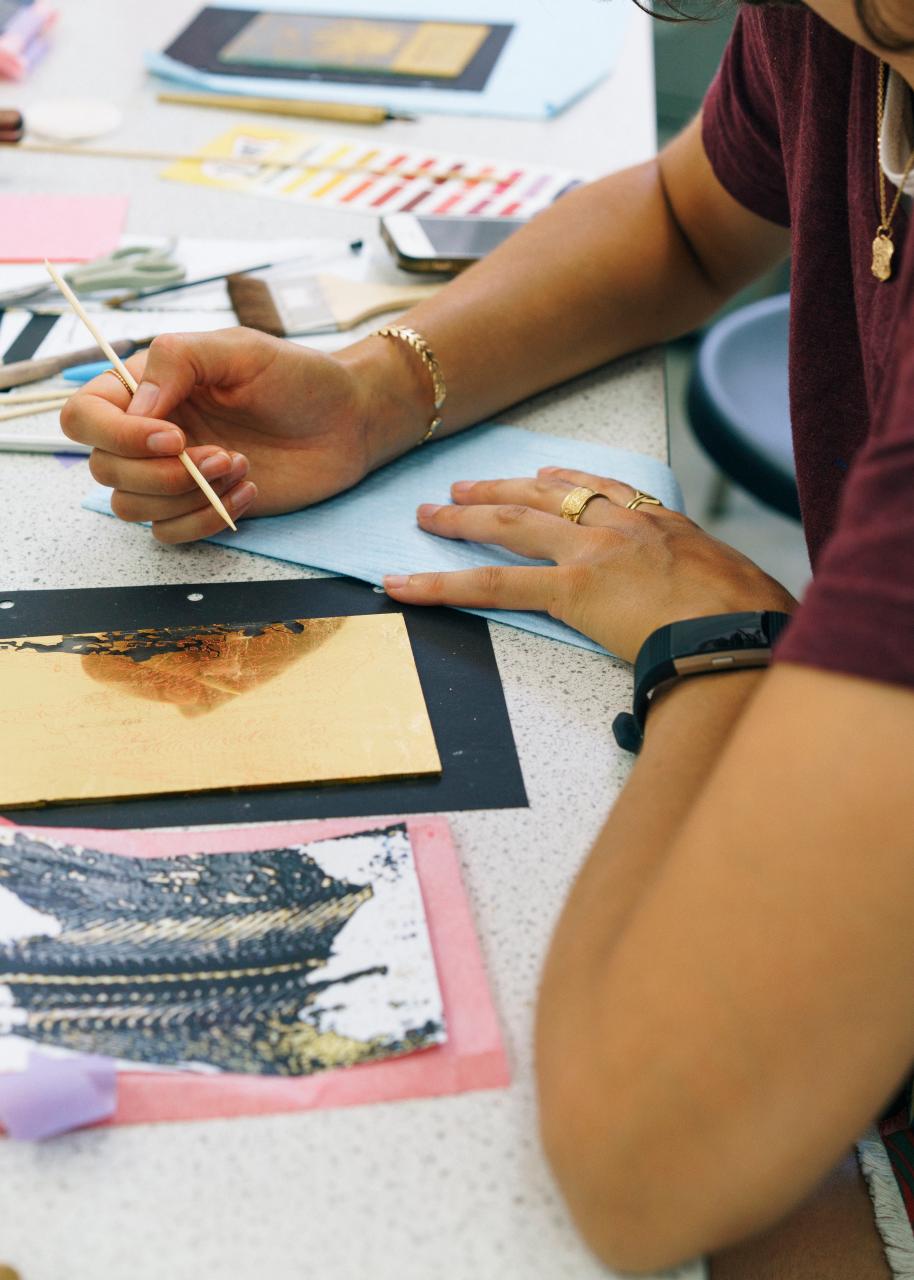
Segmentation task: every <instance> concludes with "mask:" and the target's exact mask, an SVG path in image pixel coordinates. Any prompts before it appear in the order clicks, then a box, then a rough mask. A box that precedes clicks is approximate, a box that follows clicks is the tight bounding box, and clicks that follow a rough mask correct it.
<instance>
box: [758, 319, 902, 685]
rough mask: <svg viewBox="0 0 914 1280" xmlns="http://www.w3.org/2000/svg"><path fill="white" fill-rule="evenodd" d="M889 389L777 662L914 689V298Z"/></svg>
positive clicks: (897, 346)
mask: <svg viewBox="0 0 914 1280" xmlns="http://www.w3.org/2000/svg"><path fill="white" fill-rule="evenodd" d="M909 311H910V315H909V318H908V320H907V321H906V322H905V323H902V324H899V326H898V330H897V334H896V341H895V344H894V352H893V358H892V360H891V361H890V364H889V367H888V368H887V370H886V375H885V379H886V380H885V385H886V386H887V387H888V388H890V390H889V392H888V394H887V395H885V396H883V397H882V398H881V404H877V408H876V412H875V414H874V419H873V429H872V432H871V434H870V436H869V439H868V440H867V442H866V444H865V445H864V446H863V447H862V449H861V450H860V452H859V453H858V454H857V456H856V458H855V459H854V461H853V463H852V464H851V471H850V474H849V476H848V478H847V481H846V483H845V487H844V493H843V495H842V499H841V506H840V509H839V513H838V520H837V524H836V526H835V531H834V533H833V534H832V536H831V537H830V539H829V540H828V542H827V543H826V544H825V547H824V549H823V551H822V553H821V555H820V557H819V561H818V564H817V567H816V575H815V578H814V580H813V583H812V585H811V586H810V588H809V590H808V591H807V593H806V596H805V597H804V600H803V603H802V605H801V607H800V609H799V611H798V613H797V615H796V617H795V619H794V621H793V622H792V624H791V626H790V628H789V630H788V631H787V634H786V636H785V637H784V639H783V641H782V642H781V644H780V645H779V646H778V649H777V651H776V654H775V657H776V660H777V661H786V662H799V663H804V664H806V665H808V666H815V667H822V668H825V669H826V670H829V671H836V672H842V673H844V674H846V675H855V676H861V677H863V678H865V679H870V680H880V681H885V682H886V683H889V684H898V685H906V686H909V687H911V688H914V296H912V298H911V306H910V308H909Z"/></svg>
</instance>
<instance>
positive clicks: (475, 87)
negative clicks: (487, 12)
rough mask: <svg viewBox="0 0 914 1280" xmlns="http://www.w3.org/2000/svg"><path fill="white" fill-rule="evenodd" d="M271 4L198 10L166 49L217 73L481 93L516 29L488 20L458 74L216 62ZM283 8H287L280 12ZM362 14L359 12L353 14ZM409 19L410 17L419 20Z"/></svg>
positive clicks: (440, 17)
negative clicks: (481, 37) (484, 33)
mask: <svg viewBox="0 0 914 1280" xmlns="http://www.w3.org/2000/svg"><path fill="white" fill-rule="evenodd" d="M272 12H273V10H271V9H220V8H217V7H214V6H208V7H207V8H205V9H201V11H200V12H199V13H198V14H197V16H196V18H194V20H193V21H192V22H191V23H190V25H189V26H188V27H185V29H184V30H183V31H182V32H181V34H180V35H179V36H178V37H177V38H176V39H175V40H173V41H172V43H171V44H170V45H169V46H168V48H167V49H166V50H165V54H166V56H167V57H169V58H174V60H175V61H176V62H183V63H184V64H185V66H189V67H194V68H195V69H196V70H197V71H207V72H210V73H212V74H214V75H219V76H257V77H259V78H261V79H264V80H313V81H315V82H317V83H321V84H376V85H385V86H387V87H396V88H398V89H447V90H454V91H456V92H465V93H481V92H482V91H483V89H485V87H486V85H487V84H488V81H489V76H490V75H491V74H492V71H493V70H494V68H495V64H496V62H497V61H498V59H499V56H500V54H501V51H502V49H503V48H504V47H505V44H506V43H507V40H508V36H509V35H510V34H511V32H512V31H513V30H514V28H513V25H512V24H511V23H487V24H486V25H488V26H489V27H490V28H491V30H490V31H489V34H488V35H487V36H486V38H485V40H484V41H483V42H482V44H481V45H480V46H479V48H478V49H477V51H476V53H475V54H474V55H473V57H472V58H471V59H470V61H469V62H468V63H467V65H466V67H465V68H464V70H463V72H462V73H461V74H460V75H459V76H447V77H438V78H436V77H434V76H408V75H398V74H396V73H391V72H380V71H346V70H340V71H332V70H326V69H317V68H311V69H306V68H298V69H296V68H294V67H265V66H262V65H261V64H260V63H248V62H233V63H227V62H220V61H219V52H220V50H222V49H224V48H225V46H226V45H227V44H228V42H229V41H230V40H232V39H234V37H235V36H236V35H238V33H239V32H240V31H242V30H243V29H244V28H245V27H246V26H247V24H248V23H249V22H250V21H251V19H252V18H257V17H259V16H260V14H261V13H272ZM283 12H285V11H283ZM300 12H302V13H309V14H310V13H314V16H315V17H333V18H345V17H349V16H350V15H348V14H342V13H340V14H337V13H334V14H323V13H321V12H320V11H319V10H318V11H316V12H315V11H313V10H310V9H302V10H300ZM351 16H353V17H355V16H361V15H355V14H353V15H351ZM371 17H372V19H374V20H375V21H379V22H384V21H386V22H397V21H401V22H402V21H403V20H404V19H403V16H402V14H400V15H392V16H390V17H384V16H383V15H381V14H372V15H371ZM418 20H419V19H417V18H410V19H409V21H411V22H415V21H418ZM426 21H428V22H451V21H453V22H460V23H462V24H463V25H466V19H462V18H454V19H451V18H448V16H447V14H433V15H429V16H428V17H427V19H426ZM480 21H484V19H480Z"/></svg>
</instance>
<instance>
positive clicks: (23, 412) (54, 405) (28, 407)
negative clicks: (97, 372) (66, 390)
mask: <svg viewBox="0 0 914 1280" xmlns="http://www.w3.org/2000/svg"><path fill="white" fill-rule="evenodd" d="M67 399H68V397H67V396H57V397H53V396H42V397H41V398H40V399H38V400H30V401H29V403H28V404H23V403H22V402H21V401H20V402H19V403H18V404H17V403H16V402H15V401H14V402H13V404H12V407H11V408H7V405H6V401H5V400H3V399H0V422H9V421H11V420H12V419H13V418H34V417H35V415H36V414H38V413H59V412H60V410H61V409H62V408H63V407H64V405H65V404H66V403H67ZM0 1280H2V1273H0Z"/></svg>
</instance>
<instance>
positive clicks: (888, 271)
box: [871, 227, 895, 281]
mask: <svg viewBox="0 0 914 1280" xmlns="http://www.w3.org/2000/svg"><path fill="white" fill-rule="evenodd" d="M894 253H895V246H894V244H893V243H892V238H891V236H890V235H889V233H888V232H887V231H884V230H883V228H882V227H880V228H879V230H878V231H877V232H876V239H875V240H874V241H873V265H872V268H871V269H872V272H873V275H874V276H875V277H876V279H877V280H882V281H886V280H888V279H890V278H891V275H892V257H893V255H894Z"/></svg>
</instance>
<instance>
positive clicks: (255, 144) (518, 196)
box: [162, 124, 583, 218]
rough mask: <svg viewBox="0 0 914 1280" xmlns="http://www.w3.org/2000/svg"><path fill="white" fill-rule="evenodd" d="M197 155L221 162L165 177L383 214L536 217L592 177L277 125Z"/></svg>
mask: <svg viewBox="0 0 914 1280" xmlns="http://www.w3.org/2000/svg"><path fill="white" fill-rule="evenodd" d="M196 154H197V155H200V156H206V157H210V156H211V157H212V159H206V160H196V159H193V160H181V161H179V162H177V163H176V164H173V165H171V166H170V167H169V168H168V169H166V170H165V172H164V173H163V175H162V176H163V177H165V178H169V179H172V180H174V181H176V182H190V183H195V184H197V185H199V186H206V187H214V188H216V189H221V190H225V191H238V192H242V193H247V194H249V195H259V196H270V197H272V198H273V199H278V200H297V201H302V202H304V203H307V204H318V205H323V206H325V207H333V208H337V209H348V210H350V211H352V212H354V213H369V214H372V215H375V216H379V215H381V214H385V213H412V212H416V213H421V214H422V215H423V216H431V217H486V218H528V217H531V216H532V215H533V214H534V213H537V212H538V211H539V210H540V209H543V208H545V207H546V205H548V204H551V203H552V201H553V200H555V199H556V198H557V197H558V196H559V195H561V194H562V193H563V192H564V191H567V190H570V189H571V188H572V187H574V186H577V185H579V183H580V182H581V181H583V179H582V178H581V177H580V176H578V175H576V174H573V173H571V172H570V171H566V170H563V169H556V168H551V167H547V166H541V165H511V164H507V163H505V162H504V161H497V160H486V159H481V158H480V157H477V156H466V155H456V154H453V153H445V152H440V153H435V152H430V151H423V150H420V149H419V148H415V147H396V146H389V145H388V146H385V145H383V144H376V143H373V142H368V143H366V142H365V141H363V140H354V139H348V138H346V139H344V138H338V139H336V140H334V139H327V138H323V137H322V138H318V137H315V136H313V135H310V134H307V133H302V132H301V131H300V130H297V129H287V128H277V127H273V126H270V125H262V126H261V125H253V124H252V125H247V124H246V125H243V126H239V127H238V128H234V129H229V130H228V132H226V133H223V134H220V135H219V137H218V138H215V139H214V140H213V141H212V142H210V143H208V144H207V145H206V146H204V147H200V148H198V149H197V152H196ZM233 161H234V163H233ZM255 161H263V165H258V164H256V163H253V162H255Z"/></svg>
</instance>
